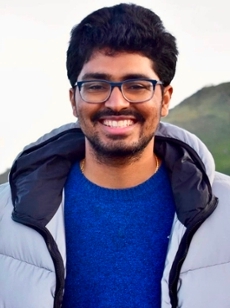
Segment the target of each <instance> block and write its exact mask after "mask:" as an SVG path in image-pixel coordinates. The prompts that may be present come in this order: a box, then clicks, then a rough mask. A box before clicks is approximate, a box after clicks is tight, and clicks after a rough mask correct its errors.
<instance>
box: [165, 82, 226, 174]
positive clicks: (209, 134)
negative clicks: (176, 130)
mask: <svg viewBox="0 0 230 308" xmlns="http://www.w3.org/2000/svg"><path fill="white" fill-rule="evenodd" d="M163 121H164V122H169V123H172V124H175V125H178V126H180V127H183V128H185V129H187V130H188V131H190V132H192V133H194V134H195V135H197V136H198V137H199V138H200V139H201V140H202V141H203V142H204V143H205V144H206V146H207V147H208V149H209V150H210V152H211V153H212V155H213V157H214V159H215V163H216V170H217V171H220V172H223V173H226V174H228V175H230V82H227V83H222V84H220V85H217V86H209V87H205V88H203V89H201V90H199V91H198V92H196V93H195V94H193V95H192V96H190V97H189V98H187V99H185V100H184V101H182V102H181V103H180V104H179V105H177V106H176V107H174V108H173V109H171V110H170V112H169V115H168V116H167V117H166V118H164V119H163Z"/></svg>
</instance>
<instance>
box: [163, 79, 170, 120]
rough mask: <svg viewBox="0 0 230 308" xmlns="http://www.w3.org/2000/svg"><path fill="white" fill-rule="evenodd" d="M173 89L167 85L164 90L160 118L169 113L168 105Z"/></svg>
mask: <svg viewBox="0 0 230 308" xmlns="http://www.w3.org/2000/svg"><path fill="white" fill-rule="evenodd" d="M172 93H173V88H172V86H171V85H168V86H167V87H165V88H164V92H163V97H162V106H161V117H166V116H167V115H168V113H169V105H170V100H171V97H172Z"/></svg>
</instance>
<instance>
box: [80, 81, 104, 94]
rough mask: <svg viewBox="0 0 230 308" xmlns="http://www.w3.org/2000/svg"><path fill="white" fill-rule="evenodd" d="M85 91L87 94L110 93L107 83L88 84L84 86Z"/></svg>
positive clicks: (95, 82) (94, 82)
mask: <svg viewBox="0 0 230 308" xmlns="http://www.w3.org/2000/svg"><path fill="white" fill-rule="evenodd" d="M82 87H83V90H84V91H86V92H104V91H108V89H109V85H108V84H107V83H106V82H97V81H93V82H86V83H84V84H83V85H82Z"/></svg>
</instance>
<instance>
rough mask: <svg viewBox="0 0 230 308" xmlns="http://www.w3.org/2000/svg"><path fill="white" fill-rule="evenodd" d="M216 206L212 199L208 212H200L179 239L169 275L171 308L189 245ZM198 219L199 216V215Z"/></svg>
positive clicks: (216, 200)
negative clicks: (197, 217) (197, 218)
mask: <svg viewBox="0 0 230 308" xmlns="http://www.w3.org/2000/svg"><path fill="white" fill-rule="evenodd" d="M217 204H218V199H217V198H216V197H214V198H213V199H212V200H211V202H210V203H209V206H208V210H206V211H204V212H205V213H204V212H202V216H203V217H201V218H200V219H199V220H198V221H197V220H196V222H194V223H193V225H192V226H190V227H188V228H187V230H186V232H185V234H184V236H183V237H182V239H181V242H180V245H179V248H178V251H177V253H176V257H175V259H174V261H173V264H172V267H171V270H170V274H169V297H170V302H171V307H172V308H177V305H178V296H177V285H178V280H179V274H180V270H181V267H182V265H183V262H184V260H185V258H186V256H187V253H188V250H189V246H190V243H191V241H192V238H193V236H194V234H195V233H196V231H197V230H198V229H199V227H200V226H201V225H202V223H203V222H204V221H205V220H206V219H207V218H208V217H209V216H210V215H211V214H212V213H213V212H214V210H215V209H216V207H217ZM199 217H200V215H199Z"/></svg>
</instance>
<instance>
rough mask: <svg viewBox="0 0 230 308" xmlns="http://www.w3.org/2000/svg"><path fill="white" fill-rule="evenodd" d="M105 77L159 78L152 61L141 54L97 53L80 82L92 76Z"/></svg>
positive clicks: (84, 67) (88, 63)
mask: <svg viewBox="0 0 230 308" xmlns="http://www.w3.org/2000/svg"><path fill="white" fill-rule="evenodd" d="M95 74H98V75H100V74H101V75H105V76H107V77H108V78H109V79H113V80H121V79H124V77H125V76H131V75H133V76H135V75H136V76H138V75H140V76H141V75H142V76H143V77H146V78H152V79H154V78H158V76H157V74H156V73H155V71H154V63H153V62H152V60H150V59H149V58H147V57H146V56H144V55H142V54H140V53H128V52H115V53H114V52H113V53H111V52H108V51H107V50H102V51H95V52H94V53H93V54H92V56H91V57H90V59H89V61H88V62H86V63H85V64H84V65H83V67H82V70H81V72H80V74H79V77H78V80H82V79H84V78H86V76H89V77H90V75H95Z"/></svg>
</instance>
